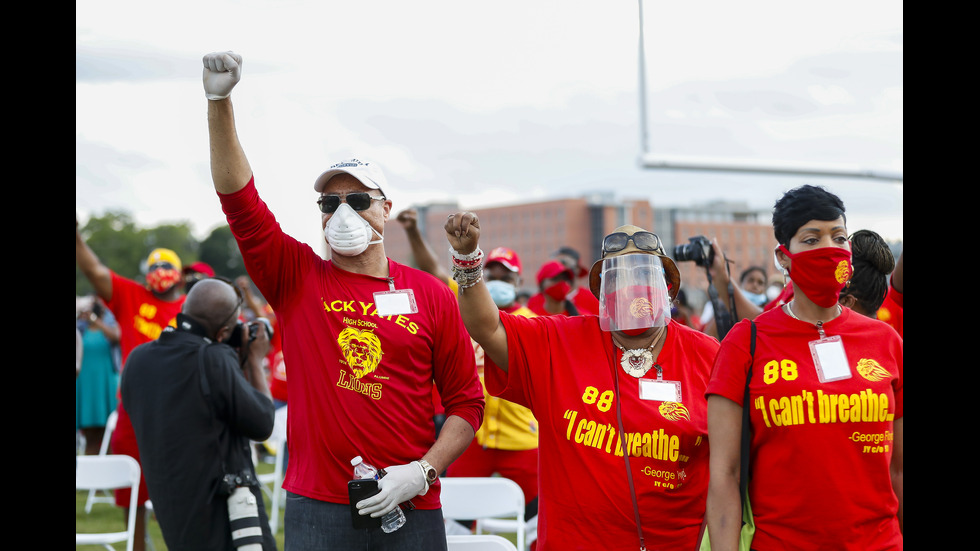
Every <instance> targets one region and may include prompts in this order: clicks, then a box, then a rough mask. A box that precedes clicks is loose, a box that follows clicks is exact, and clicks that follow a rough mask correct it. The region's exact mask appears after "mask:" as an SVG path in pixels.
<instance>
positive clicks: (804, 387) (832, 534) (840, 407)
mask: <svg viewBox="0 0 980 551" xmlns="http://www.w3.org/2000/svg"><path fill="white" fill-rule="evenodd" d="M755 322H756V325H757V338H756V350H755V362H754V363H753V362H752V359H751V356H750V354H749V343H750V328H749V320H742V321H740V322H739V323H737V324H735V326H734V327H733V328H732V330H731V331H730V332H729V333H728V335H727V336H726V337H725V339H724V341H723V342H722V343H721V349H720V350H719V352H718V358H717V360H716V361H715V367H714V371H713V372H712V375H711V382H710V383H709V384H708V391H707V393H708V394H718V395H720V396H724V397H725V398H728V399H729V400H732V401H734V402H736V403H738V404H741V403H742V400H743V395H744V392H745V377H746V374H747V373H748V367H749V364H750V363H753V365H754V367H753V371H752V382H751V384H750V385H749V389H750V398H751V404H752V406H751V408H750V416H751V417H750V423H751V426H752V445H751V449H750V466H751V467H750V468H751V472H750V474H749V481H750V482H749V501H750V502H751V504H752V513H753V515H754V516H755V538H754V539H753V541H752V548H753V549H759V550H769V549H854V550H866V549H901V548H902V535H901V533H900V531H899V526H898V518H897V516H896V514H897V511H898V499H897V498H896V496H895V493H894V491H893V490H892V484H891V474H890V463H891V458H892V442H893V437H894V432H893V425H894V420H895V419H900V418H901V417H902V414H903V400H902V358H903V352H902V339H901V338H899V336H898V335H897V334H896V333H895V331H894V330H893V329H892V328H891V327H889V326H888V325H886V324H884V323H882V322H880V321H877V320H873V319H870V318H867V317H865V316H862V315H860V314H857V313H855V312H853V311H851V310H849V309H847V308H844V310H843V313H842V314H841V315H840V316H838V317H837V318H835V319H833V320H831V321H829V322H827V323H826V324H824V331H825V332H826V334H827V336H828V337H829V336H834V335H839V336H840V337H841V339H842V341H843V346H844V351H845V353H846V356H847V360H848V363H849V365H850V366H851V377H850V378H848V379H844V380H838V381H833V382H829V383H821V382H820V381H819V380H818V378H817V373H816V369H815V367H814V362H813V359H812V356H811V353H810V347H809V345H808V343H809V342H810V341H813V340H816V339H818V338H819V335H818V333H817V329H816V327H815V326H814V325H813V324H811V323H807V322H803V321H799V320H796V319H793V318H791V317H789V316H788V315H786V314H785V313H784V312H783V310H782V308H776V309H773V310H770V311H768V312H764V313H762V314H760V315H759V316H758V317H756V318H755Z"/></svg>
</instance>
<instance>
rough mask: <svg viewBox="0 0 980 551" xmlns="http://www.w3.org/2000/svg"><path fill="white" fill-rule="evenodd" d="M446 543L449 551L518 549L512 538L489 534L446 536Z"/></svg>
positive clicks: (509, 550) (512, 550)
mask: <svg viewBox="0 0 980 551" xmlns="http://www.w3.org/2000/svg"><path fill="white" fill-rule="evenodd" d="M446 543H447V544H448V547H449V551H517V548H516V547H514V544H513V543H511V542H510V540H507V539H505V538H502V537H500V536H494V535H489V534H485V535H482V536H478V535H469V536H463V535H457V536H446Z"/></svg>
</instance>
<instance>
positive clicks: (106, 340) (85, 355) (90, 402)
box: [75, 296, 119, 455]
mask: <svg viewBox="0 0 980 551" xmlns="http://www.w3.org/2000/svg"><path fill="white" fill-rule="evenodd" d="M83 301H84V302H83V305H84V306H83V307H82V310H81V312H80V313H79V314H78V317H77V321H76V325H77V327H78V329H79V331H80V332H81V334H82V347H83V350H82V365H81V373H80V376H79V377H77V378H76V379H75V429H76V430H80V431H81V433H82V434H83V435H84V436H85V455H98V453H99V448H100V447H101V445H102V437H103V436H104V435H105V425H106V420H108V419H109V415H110V414H111V413H112V412H113V411H114V410H115V409H116V394H117V392H118V387H119V363H118V362H119V359H118V354H119V324H118V323H116V319H115V318H114V317H113V315H112V312H110V311H108V310H106V308H105V307H104V306H103V304H102V301H101V299H99V298H98V297H96V296H89V297H85V298H84V299H83Z"/></svg>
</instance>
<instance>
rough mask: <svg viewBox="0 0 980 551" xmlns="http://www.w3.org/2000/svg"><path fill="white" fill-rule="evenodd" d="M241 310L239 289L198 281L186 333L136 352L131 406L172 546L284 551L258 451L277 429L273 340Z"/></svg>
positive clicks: (130, 371) (180, 325)
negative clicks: (269, 356) (269, 366)
mask: <svg viewBox="0 0 980 551" xmlns="http://www.w3.org/2000/svg"><path fill="white" fill-rule="evenodd" d="M241 309H242V297H241V294H240V293H239V292H238V290H237V288H236V287H234V286H233V285H232V284H231V283H228V282H225V281H223V280H218V279H204V280H201V281H198V282H197V283H195V284H194V287H193V288H192V289H191V292H190V293H189V294H188V295H187V300H186V302H185V303H184V307H183V311H182V312H181V313H180V314H178V315H177V327H176V329H167V330H165V331H164V332H163V334H161V335H160V338H159V339H157V340H156V341H153V342H151V343H147V344H143V345H140V346H138V347H137V348H136V349H134V350H133V351H132V353H131V354H130V355H129V359H128V360H127V362H126V367H125V369H124V370H123V374H122V381H121V383H120V387H121V389H122V397H123V401H124V402H126V404H127V408H128V411H129V417H130V419H131V420H132V423H133V430H134V432H135V434H136V441H137V443H138V445H139V450H140V457H141V462H142V467H143V474H144V476H145V478H146V483H147V488H148V489H149V493H150V499H152V500H153V511H154V514H155V515H156V518H157V520H158V521H159V523H160V531H161V532H162V533H163V539H164V541H165V542H166V543H167V548H168V549H172V550H198V549H199V550H202V551H203V550H232V549H236V548H243V546H246V545H258V546H259V547H250V548H249V547H246V549H264V550H266V551H268V550H270V549H275V548H276V542H275V538H274V537H273V534H272V532H271V530H270V528H269V519H268V517H267V516H266V512H265V506H264V504H263V501H262V489H261V488H260V487H259V486H258V480H257V478H256V475H255V469H254V466H253V465H252V454H251V450H250V447H249V446H250V439H251V440H257V441H262V440H265V439H266V438H268V437H269V435H270V434H271V433H272V427H273V422H274V416H275V410H274V407H273V404H272V396H271V395H270V393H269V386H268V383H267V380H266V377H265V374H264V373H263V370H262V360H263V358H264V357H265V354H266V353H267V352H268V349H269V334H268V333H267V326H266V325H265V324H264V323H261V322H259V321H256V322H252V323H250V324H248V325H245V324H243V323H242V322H240V321H238V316H239V315H240V314H241ZM238 517H241V518H240V519H239V518H238ZM231 519H236V520H231Z"/></svg>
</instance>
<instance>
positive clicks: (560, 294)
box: [544, 281, 572, 300]
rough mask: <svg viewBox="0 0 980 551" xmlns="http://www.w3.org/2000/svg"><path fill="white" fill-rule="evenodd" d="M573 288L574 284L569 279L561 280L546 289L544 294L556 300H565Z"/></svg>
mask: <svg viewBox="0 0 980 551" xmlns="http://www.w3.org/2000/svg"><path fill="white" fill-rule="evenodd" d="M571 290H572V285H571V284H570V283H569V282H567V281H560V282H558V283H555V284H554V285H552V286H551V287H548V288H546V289H545V290H544V294H546V295H548V296H549V297H551V298H553V299H555V300H565V297H566V296H568V292H569V291H571Z"/></svg>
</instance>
